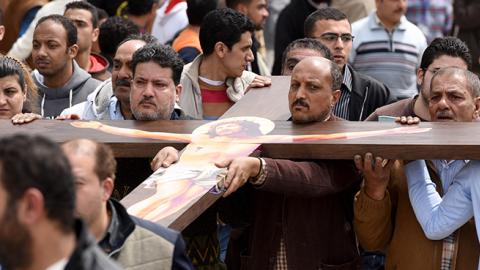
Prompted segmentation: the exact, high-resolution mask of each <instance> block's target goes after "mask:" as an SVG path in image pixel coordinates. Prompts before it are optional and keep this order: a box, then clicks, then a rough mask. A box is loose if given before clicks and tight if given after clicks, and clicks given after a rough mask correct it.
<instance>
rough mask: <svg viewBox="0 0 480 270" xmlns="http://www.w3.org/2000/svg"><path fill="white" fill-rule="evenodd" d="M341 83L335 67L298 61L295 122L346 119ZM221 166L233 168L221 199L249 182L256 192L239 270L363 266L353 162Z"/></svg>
mask: <svg viewBox="0 0 480 270" xmlns="http://www.w3.org/2000/svg"><path fill="white" fill-rule="evenodd" d="M341 83H342V73H341V70H340V69H339V67H338V66H337V65H336V64H335V63H333V62H331V61H329V60H327V59H325V58H320V57H309V58H307V59H304V60H302V61H300V62H299V63H298V64H297V65H296V66H295V68H294V69H293V73H292V77H291V84H290V92H289V94H288V100H289V105H290V112H291V114H292V120H293V122H294V123H295V124H299V125H302V124H308V123H312V122H325V121H339V120H341V119H339V118H337V117H336V116H335V115H334V114H333V113H332V108H333V107H334V105H335V102H337V100H338V98H339V96H340V87H341ZM217 166H219V167H228V173H227V176H226V179H225V186H226V188H227V191H226V193H225V195H224V196H229V195H230V194H232V193H233V192H235V191H236V190H237V189H238V188H240V187H241V186H243V185H244V184H245V183H247V182H250V183H251V184H252V185H253V186H255V187H256V188H257V191H256V193H255V194H254V204H253V209H252V210H251V211H252V213H253V219H252V220H255V222H253V223H252V225H251V226H252V228H251V240H252V241H250V247H249V250H248V253H246V255H248V263H247V264H246V265H242V268H245V269H272V268H273V269H324V267H325V268H328V269H330V268H332V269H333V268H335V269H336V267H341V268H342V269H356V268H357V267H358V266H359V261H360V259H359V254H358V249H357V244H356V238H355V234H354V233H353V225H352V223H351V217H350V214H349V213H351V211H352V200H351V198H352V196H353V193H354V191H355V190H356V189H357V187H356V184H358V183H359V180H360V179H359V176H358V175H357V173H356V170H355V168H354V166H353V164H352V163H351V162H349V161H331V160H316V161H291V160H279V159H270V158H255V157H243V158H238V159H234V160H225V161H223V162H220V163H218V164H217ZM244 262H247V260H245V261H244ZM340 265H341V266H340Z"/></svg>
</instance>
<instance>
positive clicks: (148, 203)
mask: <svg viewBox="0 0 480 270" xmlns="http://www.w3.org/2000/svg"><path fill="white" fill-rule="evenodd" d="M71 124H72V125H73V126H75V127H78V128H92V129H96V130H99V131H102V132H106V133H110V134H114V135H119V136H127V137H136V138H148V139H158V140H173V141H179V142H188V143H189V144H188V145H187V147H186V148H185V149H184V151H183V153H182V154H181V156H180V159H179V161H178V162H177V163H176V164H174V165H173V166H171V167H169V168H168V169H167V170H165V169H160V170H159V171H156V172H155V173H154V174H152V175H151V176H150V177H149V178H148V179H147V180H145V181H144V182H143V183H142V184H141V185H140V186H139V187H138V188H136V189H135V190H134V191H132V193H131V194H129V195H127V197H125V198H124V200H122V203H123V204H124V205H125V206H126V207H127V209H128V212H129V213H130V214H132V215H134V216H138V217H140V218H144V219H147V220H150V221H153V222H159V223H161V224H164V225H167V226H168V224H170V223H171V222H172V221H173V220H175V218H177V217H178V216H179V215H180V214H181V213H182V211H180V210H181V209H185V208H188V207H189V206H190V205H191V204H192V203H193V202H195V201H196V200H197V199H198V198H200V197H201V196H203V195H204V194H205V193H206V192H208V191H209V190H210V189H211V188H212V186H215V185H216V184H217V183H218V182H219V180H221V179H219V178H218V177H217V176H218V175H223V174H224V173H225V170H226V169H224V168H222V169H221V168H217V167H216V166H215V163H216V162H218V161H222V160H225V159H233V158H236V157H242V156H248V155H250V154H251V153H252V152H253V151H254V150H255V149H256V148H258V146H259V145H261V144H262V143H267V142H283V143H285V142H291V143H295V142H305V141H318V140H332V139H354V138H362V137H371V136H380V135H391V134H406V133H418V132H426V131H428V130H429V129H425V128H419V127H418V126H412V127H399V128H392V129H384V130H373V131H359V132H343V133H333V134H314V135H295V136H289V135H268V133H269V132H271V131H272V130H273V128H274V123H273V122H272V121H270V120H268V119H264V118H259V117H234V118H227V119H222V120H217V121H214V122H210V123H207V124H205V125H202V126H200V127H198V128H197V129H195V130H194V131H193V132H192V134H176V133H165V132H147V131H142V130H135V129H127V128H118V127H113V126H109V125H104V124H101V123H99V122H94V121H91V122H72V123H71Z"/></svg>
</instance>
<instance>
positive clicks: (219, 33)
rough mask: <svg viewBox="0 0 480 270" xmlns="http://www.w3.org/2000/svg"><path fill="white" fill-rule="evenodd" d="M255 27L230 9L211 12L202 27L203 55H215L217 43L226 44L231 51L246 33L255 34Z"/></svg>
mask: <svg viewBox="0 0 480 270" xmlns="http://www.w3.org/2000/svg"><path fill="white" fill-rule="evenodd" d="M254 30H255V26H254V25H253V23H252V22H251V21H250V20H249V19H248V18H247V17H246V16H245V15H243V14H241V13H239V12H237V11H235V10H233V9H230V8H222V9H215V10H212V11H210V12H209V13H208V14H207V16H205V18H204V19H203V22H202V24H201V26H200V45H201V47H202V51H203V54H204V55H206V56H208V55H210V54H212V53H213V50H214V47H215V44H216V43H217V42H222V43H224V44H225V45H226V46H227V47H228V48H229V49H232V47H233V45H234V44H235V43H237V42H238V41H240V36H241V35H242V34H243V33H245V32H250V33H253V31H254Z"/></svg>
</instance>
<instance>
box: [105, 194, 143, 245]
mask: <svg viewBox="0 0 480 270" xmlns="http://www.w3.org/2000/svg"><path fill="white" fill-rule="evenodd" d="M117 207H118V208H117ZM107 208H108V210H109V212H110V215H111V216H110V224H109V225H108V228H107V231H106V232H105V235H104V236H103V238H102V240H101V241H100V242H98V245H99V246H100V247H101V248H102V250H103V251H104V252H105V253H107V254H110V253H111V252H112V251H115V250H117V249H119V248H120V247H121V246H122V245H123V243H124V242H125V241H126V239H127V237H128V235H130V234H131V233H132V232H133V230H134V229H135V224H134V223H133V221H132V220H131V219H130V217H129V216H128V213H127V211H126V210H125V208H123V206H121V205H120V203H119V202H117V201H114V200H113V199H110V200H108V202H107Z"/></svg>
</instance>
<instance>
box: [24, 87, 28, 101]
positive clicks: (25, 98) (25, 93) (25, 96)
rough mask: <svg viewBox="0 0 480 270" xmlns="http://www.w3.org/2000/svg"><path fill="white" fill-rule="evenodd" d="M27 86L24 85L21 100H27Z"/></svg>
mask: <svg viewBox="0 0 480 270" xmlns="http://www.w3.org/2000/svg"><path fill="white" fill-rule="evenodd" d="M27 91H28V89H27V86H26V85H25V92H23V102H25V101H27Z"/></svg>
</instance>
